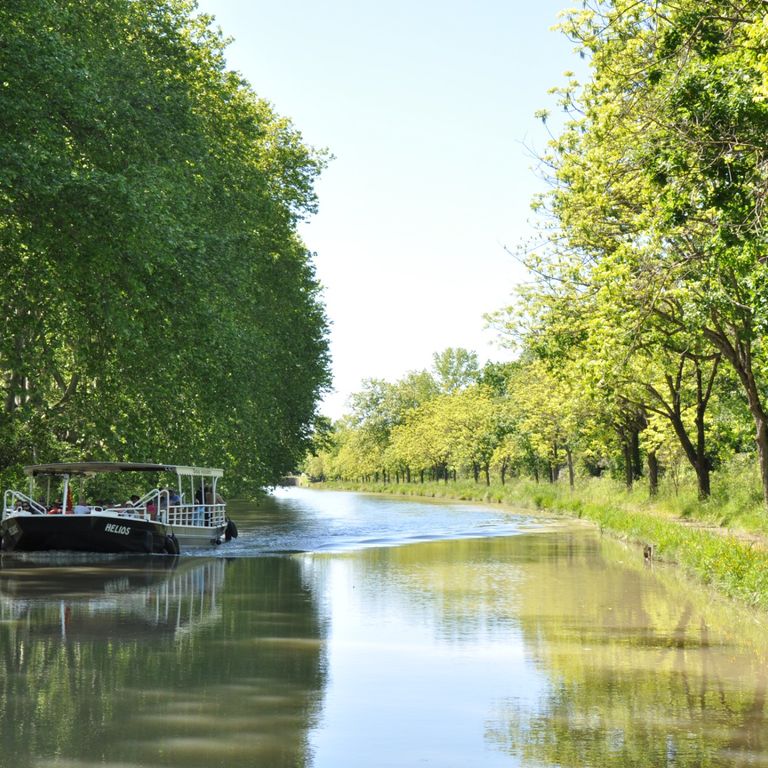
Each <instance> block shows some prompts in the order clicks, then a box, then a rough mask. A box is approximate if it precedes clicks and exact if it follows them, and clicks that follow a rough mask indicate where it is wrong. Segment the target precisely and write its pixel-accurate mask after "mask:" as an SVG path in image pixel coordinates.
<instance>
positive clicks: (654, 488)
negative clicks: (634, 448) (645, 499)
mask: <svg viewBox="0 0 768 768" xmlns="http://www.w3.org/2000/svg"><path fill="white" fill-rule="evenodd" d="M648 492H649V493H650V495H651V496H655V495H656V494H657V493H658V492H659V460H658V459H657V458H656V451H649V452H648Z"/></svg>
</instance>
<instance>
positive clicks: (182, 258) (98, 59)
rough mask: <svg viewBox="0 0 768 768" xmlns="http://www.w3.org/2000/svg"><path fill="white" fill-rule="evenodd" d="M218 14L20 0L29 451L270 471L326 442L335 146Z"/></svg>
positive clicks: (167, 6) (21, 363) (12, 267)
mask: <svg viewBox="0 0 768 768" xmlns="http://www.w3.org/2000/svg"><path fill="white" fill-rule="evenodd" d="M209 22H210V19H207V18H206V17H204V16H195V15H194V4H193V3H191V2H186V1H185V0H139V2H132V1H131V0H117V1H116V2H110V3H105V2H100V1H99V2H93V3H85V4H83V3H78V2H74V0H31V2H29V3H23V4H22V3H15V2H14V3H10V4H6V5H4V6H3V7H2V8H0V25H2V29H3V32H2V35H3V44H2V46H0V69H2V71H3V73H4V74H3V78H4V87H3V88H2V94H1V95H0V99H2V109H0V157H2V158H3V160H2V162H1V163H0V264H2V268H3V274H2V278H0V279H1V280H2V294H1V295H2V300H1V301H0V323H2V334H1V335H0V379H1V380H2V386H3V406H4V422H5V426H6V427H7V432H5V435H6V436H14V439H16V440H17V441H18V442H17V443H16V449H15V450H13V451H12V452H11V453H12V454H13V455H12V456H10V457H9V459H10V460H11V461H12V462H13V463H16V462H19V461H29V460H33V459H34V458H35V455H36V457H37V458H38V459H41V460H42V459H44V458H45V459H47V458H68V457H92V458H150V457H155V456H156V454H157V453H159V452H162V454H163V460H169V461H173V460H175V461H177V462H179V463H203V462H209V463H215V464H219V463H223V464H225V466H227V467H228V469H229V470H230V471H229V472H228V475H227V476H228V478H229V480H230V482H231V483H232V488H233V489H234V487H235V486H237V485H239V486H240V487H241V488H245V487H246V486H248V487H250V488H254V487H256V486H259V485H262V484H264V483H269V482H274V481H275V480H276V479H277V477H278V476H279V475H280V474H283V473H284V472H285V471H288V470H289V469H291V468H292V465H293V464H295V462H296V461H297V459H298V458H299V457H300V455H301V453H302V451H303V449H304V447H305V445H306V441H307V439H308V436H309V432H310V428H311V423H312V420H313V417H314V412H315V406H316V402H317V399H318V396H319V394H320V393H321V392H322V391H323V389H324V388H325V387H326V386H327V384H328V379H329V372H328V349H327V338H326V337H327V323H326V320H325V316H324V310H323V308H322V305H321V303H320V299H319V286H318V284H317V281H316V279H315V276H314V271H313V266H312V263H311V255H310V254H309V253H308V252H307V250H306V248H305V247H304V245H303V244H302V243H301V241H300V240H299V238H298V237H297V234H296V225H297V223H298V222H299V221H300V220H301V219H302V218H304V217H305V216H307V215H309V214H310V213H311V212H312V211H313V210H314V209H315V205H316V201H315V196H314V191H313V182H314V179H315V178H316V176H317V174H318V173H319V172H320V170H321V169H322V167H323V164H324V160H323V157H322V155H321V154H319V153H316V152H314V151H313V150H311V149H310V148H308V147H306V146H304V145H303V143H302V141H301V138H300V136H299V134H298V133H297V132H296V130H295V129H294V128H293V127H292V126H291V124H290V122H289V121H287V120H285V119H284V118H281V117H279V116H278V115H276V114H275V113H274V112H273V111H272V109H271V108H270V107H269V105H268V104H267V103H266V102H264V101H262V100H260V99H258V98H257V97H256V96H255V95H254V93H253V92H252V90H251V89H250V87H249V86H248V84H247V83H245V82H244V81H243V80H242V79H241V78H239V77H238V76H236V75H235V74H233V73H230V72H227V71H226V70H225V65H224V43H223V41H222V39H221V38H220V36H219V34H218V33H215V32H213V31H212V30H211V28H210V27H209ZM33 448H34V451H33V450H32V449H33Z"/></svg>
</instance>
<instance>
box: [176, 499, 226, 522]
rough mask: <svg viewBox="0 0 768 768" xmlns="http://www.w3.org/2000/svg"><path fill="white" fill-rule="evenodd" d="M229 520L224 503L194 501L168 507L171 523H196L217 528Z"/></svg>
mask: <svg viewBox="0 0 768 768" xmlns="http://www.w3.org/2000/svg"><path fill="white" fill-rule="evenodd" d="M226 521H227V512H226V506H225V505H224V504H221V503H219V504H201V503H197V502H195V503H193V504H187V503H184V502H182V503H181V504H174V505H171V506H169V507H168V520H167V523H168V524H169V525H196V526H205V527H206V528H215V527H217V526H220V525H224V524H225V523H226Z"/></svg>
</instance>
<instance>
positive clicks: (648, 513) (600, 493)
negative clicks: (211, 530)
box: [322, 469, 768, 609]
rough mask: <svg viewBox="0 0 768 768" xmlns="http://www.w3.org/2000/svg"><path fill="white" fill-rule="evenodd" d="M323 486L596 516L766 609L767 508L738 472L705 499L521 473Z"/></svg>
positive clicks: (683, 492)
mask: <svg viewBox="0 0 768 768" xmlns="http://www.w3.org/2000/svg"><path fill="white" fill-rule="evenodd" d="M322 487H324V488H337V489H345V490H356V491H364V492H371V493H388V494H396V495H405V496H419V497H426V498H442V499H454V500H465V501H481V502H486V503H500V504H504V505H508V506H512V507H517V508H523V509H540V510H547V511H549V512H553V513H558V514H563V515H568V516H572V517H578V518H581V519H585V520H590V521H592V522H594V523H595V524H596V525H597V526H598V527H599V528H600V530H601V531H605V532H607V533H610V534H611V535H614V536H617V537H620V538H623V539H626V540H628V541H632V542H636V543H637V544H638V545H640V546H642V547H644V546H646V545H650V546H651V547H652V548H653V557H654V558H657V559H661V560H665V561H672V562H675V563H678V564H679V565H680V566H682V567H683V568H684V569H685V570H686V571H688V572H689V573H691V574H693V575H694V576H695V577H696V578H698V579H700V580H702V581H703V582H704V583H706V584H710V585H712V586H713V587H715V588H716V589H718V590H719V591H721V592H722V593H724V594H726V595H728V596H730V597H732V598H735V599H738V600H740V601H742V602H744V603H746V604H748V605H750V606H756V607H759V608H761V609H768V513H766V512H765V511H764V509H763V505H762V498H761V496H760V492H759V484H757V483H755V478H753V477H752V476H751V475H750V474H749V473H748V472H740V471H739V470H738V469H735V470H733V471H732V473H731V475H730V476H729V477H728V480H727V483H726V482H722V483H720V484H719V485H718V491H717V492H716V493H715V494H714V495H713V497H712V498H711V499H710V500H709V501H707V502H700V501H699V500H698V499H697V498H696V494H695V490H694V489H693V488H689V487H679V486H678V487H676V488H674V489H668V490H666V491H664V492H662V493H661V494H660V495H659V496H657V497H656V498H653V499H652V498H651V497H650V496H649V495H648V493H647V491H645V490H644V489H642V488H640V487H637V488H636V489H635V490H633V491H632V492H627V490H626V489H625V488H624V487H623V486H621V485H619V484H617V483H615V482H614V481H611V480H608V479H592V480H582V481H581V482H580V483H579V484H578V485H577V487H576V489H574V490H570V489H569V488H568V486H567V485H563V484H554V485H550V484H543V483H539V484H537V483H533V482H530V481H525V480H517V481H513V482H510V483H507V484H506V485H501V484H497V485H493V484H492V485H490V486H486V485H484V484H476V483H473V482H472V481H458V482H448V483H442V482H440V483H423V484H422V483H388V484H381V483H377V484H370V483H369V484H363V483H324V484H323V485H322Z"/></svg>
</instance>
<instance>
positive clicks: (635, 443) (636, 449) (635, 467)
mask: <svg viewBox="0 0 768 768" xmlns="http://www.w3.org/2000/svg"><path fill="white" fill-rule="evenodd" d="M631 439H632V474H633V476H634V479H635V480H639V479H640V478H641V477H642V476H643V459H642V457H641V456H640V430H639V429H633V430H632V434H631Z"/></svg>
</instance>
